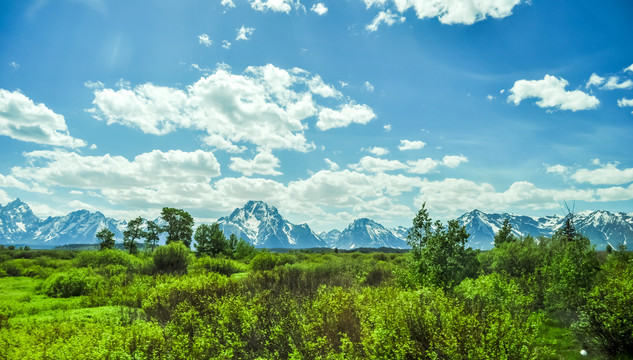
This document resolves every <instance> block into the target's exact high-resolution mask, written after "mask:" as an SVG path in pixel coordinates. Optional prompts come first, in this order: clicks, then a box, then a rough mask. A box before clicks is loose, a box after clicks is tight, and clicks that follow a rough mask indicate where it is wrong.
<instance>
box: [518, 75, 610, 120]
mask: <svg viewBox="0 0 633 360" xmlns="http://www.w3.org/2000/svg"><path fill="white" fill-rule="evenodd" d="M568 84H569V83H568V82H567V80H565V79H563V78H560V79H559V78H557V77H555V76H551V75H545V77H544V78H543V80H518V81H516V82H515V83H514V86H513V87H512V89H510V93H511V94H510V95H509V96H508V101H512V102H514V104H515V105H518V104H519V103H521V101H523V100H525V99H528V98H540V99H541V100H539V101H537V102H536V105H538V106H539V107H542V108H548V107H549V108H558V109H561V110H572V111H578V110H588V109H594V108H596V107H597V106H598V104H600V101H599V100H598V99H597V98H596V97H595V96H592V95H589V94H586V93H584V92H582V91H580V90H573V91H566V90H565V87H566V86H567V85H568Z"/></svg>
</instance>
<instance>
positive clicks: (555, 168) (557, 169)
mask: <svg viewBox="0 0 633 360" xmlns="http://www.w3.org/2000/svg"><path fill="white" fill-rule="evenodd" d="M568 171H569V169H568V168H567V167H566V166H564V165H560V164H558V165H552V166H546V168H545V172H547V173H548V174H559V175H564V174H566V173H567V172H568Z"/></svg>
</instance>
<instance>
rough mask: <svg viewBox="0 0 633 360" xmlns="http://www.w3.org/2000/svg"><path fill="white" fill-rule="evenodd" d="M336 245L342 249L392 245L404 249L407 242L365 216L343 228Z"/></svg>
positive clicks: (391, 246)
mask: <svg viewBox="0 0 633 360" xmlns="http://www.w3.org/2000/svg"><path fill="white" fill-rule="evenodd" d="M336 247H338V248H341V249H358V248H379V247H390V248H398V249H404V248H406V247H408V246H407V243H406V242H405V241H403V240H402V239H399V238H398V237H396V236H395V235H394V234H393V233H392V232H391V231H389V230H388V229H386V228H385V227H384V226H382V225H380V224H378V223H377V222H375V221H373V220H370V219H367V218H363V219H357V220H354V222H353V223H351V224H350V225H349V226H348V227H347V229H345V230H343V232H342V233H341V235H340V236H339V238H338V240H337V241H336Z"/></svg>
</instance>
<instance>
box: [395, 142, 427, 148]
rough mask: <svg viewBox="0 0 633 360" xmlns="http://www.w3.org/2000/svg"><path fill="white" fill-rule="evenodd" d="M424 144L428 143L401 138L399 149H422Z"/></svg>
mask: <svg viewBox="0 0 633 360" xmlns="http://www.w3.org/2000/svg"><path fill="white" fill-rule="evenodd" d="M424 146H426V143H425V142H424V141H420V140H413V141H412V140H400V145H398V149H400V151H406V150H418V149H422V148H423V147H424Z"/></svg>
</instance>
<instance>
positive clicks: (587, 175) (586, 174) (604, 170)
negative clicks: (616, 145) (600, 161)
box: [571, 163, 633, 185]
mask: <svg viewBox="0 0 633 360" xmlns="http://www.w3.org/2000/svg"><path fill="white" fill-rule="evenodd" d="M617 165H618V164H617V163H609V164H605V165H602V167H600V168H599V169H594V170H589V169H579V170H577V171H576V172H575V173H574V174H573V175H572V176H571V177H572V179H574V180H576V181H577V182H580V183H589V184H593V185H620V184H626V183H630V182H633V168H629V169H623V170H620V169H618V167H617Z"/></svg>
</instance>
